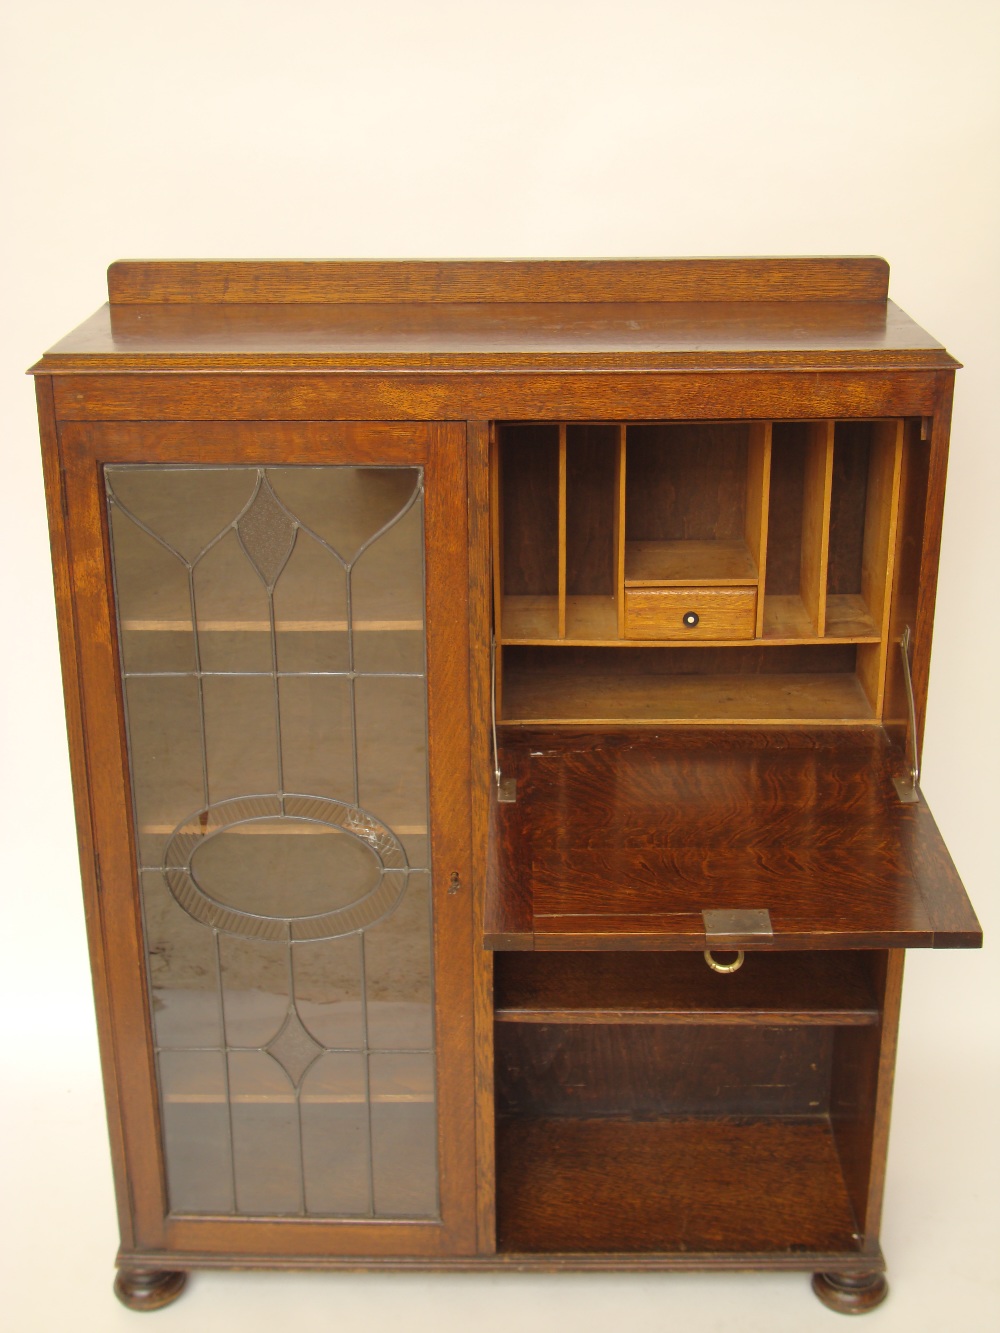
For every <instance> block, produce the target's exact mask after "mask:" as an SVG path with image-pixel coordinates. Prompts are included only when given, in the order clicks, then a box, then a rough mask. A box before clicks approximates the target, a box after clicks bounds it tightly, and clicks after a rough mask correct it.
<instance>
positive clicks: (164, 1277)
mask: <svg viewBox="0 0 1000 1333" xmlns="http://www.w3.org/2000/svg"><path fill="white" fill-rule="evenodd" d="M186 1282H187V1273H171V1272H169V1271H168V1270H164V1269H162V1268H120V1269H119V1270H118V1273H117V1275H116V1277H115V1295H116V1296H117V1297H118V1299H119V1300H120V1301H121V1303H122V1305H127V1306H128V1308H129V1309H130V1310H162V1309H163V1307H164V1306H165V1305H169V1304H170V1302H171V1301H175V1300H176V1299H177V1297H178V1296H179V1295H180V1294H181V1292H182V1291H183V1290H184V1284H185V1283H186Z"/></svg>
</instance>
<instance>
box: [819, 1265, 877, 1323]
mask: <svg viewBox="0 0 1000 1333" xmlns="http://www.w3.org/2000/svg"><path fill="white" fill-rule="evenodd" d="M812 1289H813V1291H814V1292H815V1293H816V1295H817V1296H818V1297H819V1299H820V1300H821V1301H822V1302H823V1304H824V1305H825V1306H827V1307H828V1308H829V1309H831V1310H836V1312H837V1313H838V1314H866V1313H867V1312H868V1311H869V1310H874V1309H875V1307H876V1305H881V1304H882V1302H883V1301H884V1300H885V1298H886V1297H887V1296H888V1294H889V1284H888V1282H886V1280H885V1274H884V1273H814V1274H813V1280H812Z"/></svg>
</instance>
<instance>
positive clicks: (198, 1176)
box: [105, 465, 439, 1218]
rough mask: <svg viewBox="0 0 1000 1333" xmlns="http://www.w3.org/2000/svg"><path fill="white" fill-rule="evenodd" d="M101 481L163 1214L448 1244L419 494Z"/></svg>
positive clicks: (182, 471) (308, 475) (129, 477)
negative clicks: (419, 1226)
mask: <svg viewBox="0 0 1000 1333" xmlns="http://www.w3.org/2000/svg"><path fill="white" fill-rule="evenodd" d="M105 480H106V488H107V498H108V505H109V527H110V532H111V544H112V560H113V567H114V577H115V593H116V611H117V617H118V629H119V639H120V648H121V663H122V671H123V677H124V696H125V705H126V727H127V734H128V744H129V765H130V776H131V781H132V795H133V805H134V817H135V824H136V833H137V850H138V856H139V865H138V867H137V869H138V872H139V878H140V888H141V897H142V908H143V921H144V930H145V944H146V950H147V958H148V968H149V982H150V994H151V996H152V1001H153V1029H154V1034H155V1041H156V1047H157V1070H158V1079H159V1089H160V1097H161V1106H162V1124H163V1136H164V1151H165V1157H166V1164H167V1181H168V1191H169V1203H170V1209H171V1212H173V1213H186V1214H229V1215H235V1216H240V1215H253V1216H272V1215H273V1216H289V1215H292V1216H301V1217H307V1216H308V1217H313V1216H315V1217H324V1216H326V1217H344V1218H358V1217H375V1218H407V1217H413V1218H424V1217H435V1216H437V1215H438V1208H439V1203H438V1186H437V1150H436V1135H437V1113H436V1093H435V1077H434V1052H433V1040H434V1025H433V1010H432V1005H433V996H432V972H431V957H432V950H431V939H432V934H431V894H430V875H429V861H428V848H429V839H428V827H427V822H428V796H427V791H428V770H427V735H426V732H427V695H426V681H425V665H424V663H425V654H426V647H425V633H424V624H425V618H424V574H423V569H424V565H423V541H424V536H423V533H424V528H423V524H424V516H423V494H422V473H421V470H420V469H419V468H410V467H386V468H371V467H355V466H343V467H340V466H328V467H283V468H252V467H210V466H205V467H167V466H155V465H149V466H146V465H143V466H110V467H107V468H106V469H105Z"/></svg>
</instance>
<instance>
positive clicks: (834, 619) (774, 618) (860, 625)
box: [764, 593, 879, 644]
mask: <svg viewBox="0 0 1000 1333" xmlns="http://www.w3.org/2000/svg"><path fill="white" fill-rule="evenodd" d="M764 639H765V640H766V641H768V642H770V643H773V644H791V643H878V642H879V632H878V626H877V625H876V624H875V621H874V619H873V618H872V615H871V613H870V611H869V610H868V607H867V606H866V605H865V601H864V598H862V597H861V596H860V595H858V594H853V593H842V594H837V595H835V596H834V595H831V596H829V597H827V599H826V633H825V634H824V635H823V636H822V638H821V637H819V636H818V635H817V633H816V627H815V624H814V623H813V620H812V618H811V616H810V615H809V612H808V611H807V610H806V605H805V602H803V600H802V598H801V597H799V596H798V595H797V594H788V595H774V596H765V598H764Z"/></svg>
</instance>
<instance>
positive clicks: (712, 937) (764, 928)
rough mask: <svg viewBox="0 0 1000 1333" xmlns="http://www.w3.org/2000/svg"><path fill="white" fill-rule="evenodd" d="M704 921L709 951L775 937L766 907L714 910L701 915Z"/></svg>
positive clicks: (759, 941) (731, 947)
mask: <svg viewBox="0 0 1000 1333" xmlns="http://www.w3.org/2000/svg"><path fill="white" fill-rule="evenodd" d="M701 919H702V921H703V922H704V923H705V943H706V944H707V945H708V947H709V949H736V948H738V947H739V946H740V945H741V944H755V943H761V942H762V941H764V940H770V939H773V938H774V931H773V930H772V929H771V914H770V912H768V911H767V909H766V908H728V907H727V908H712V909H710V910H709V911H705V912H702V914H701Z"/></svg>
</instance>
